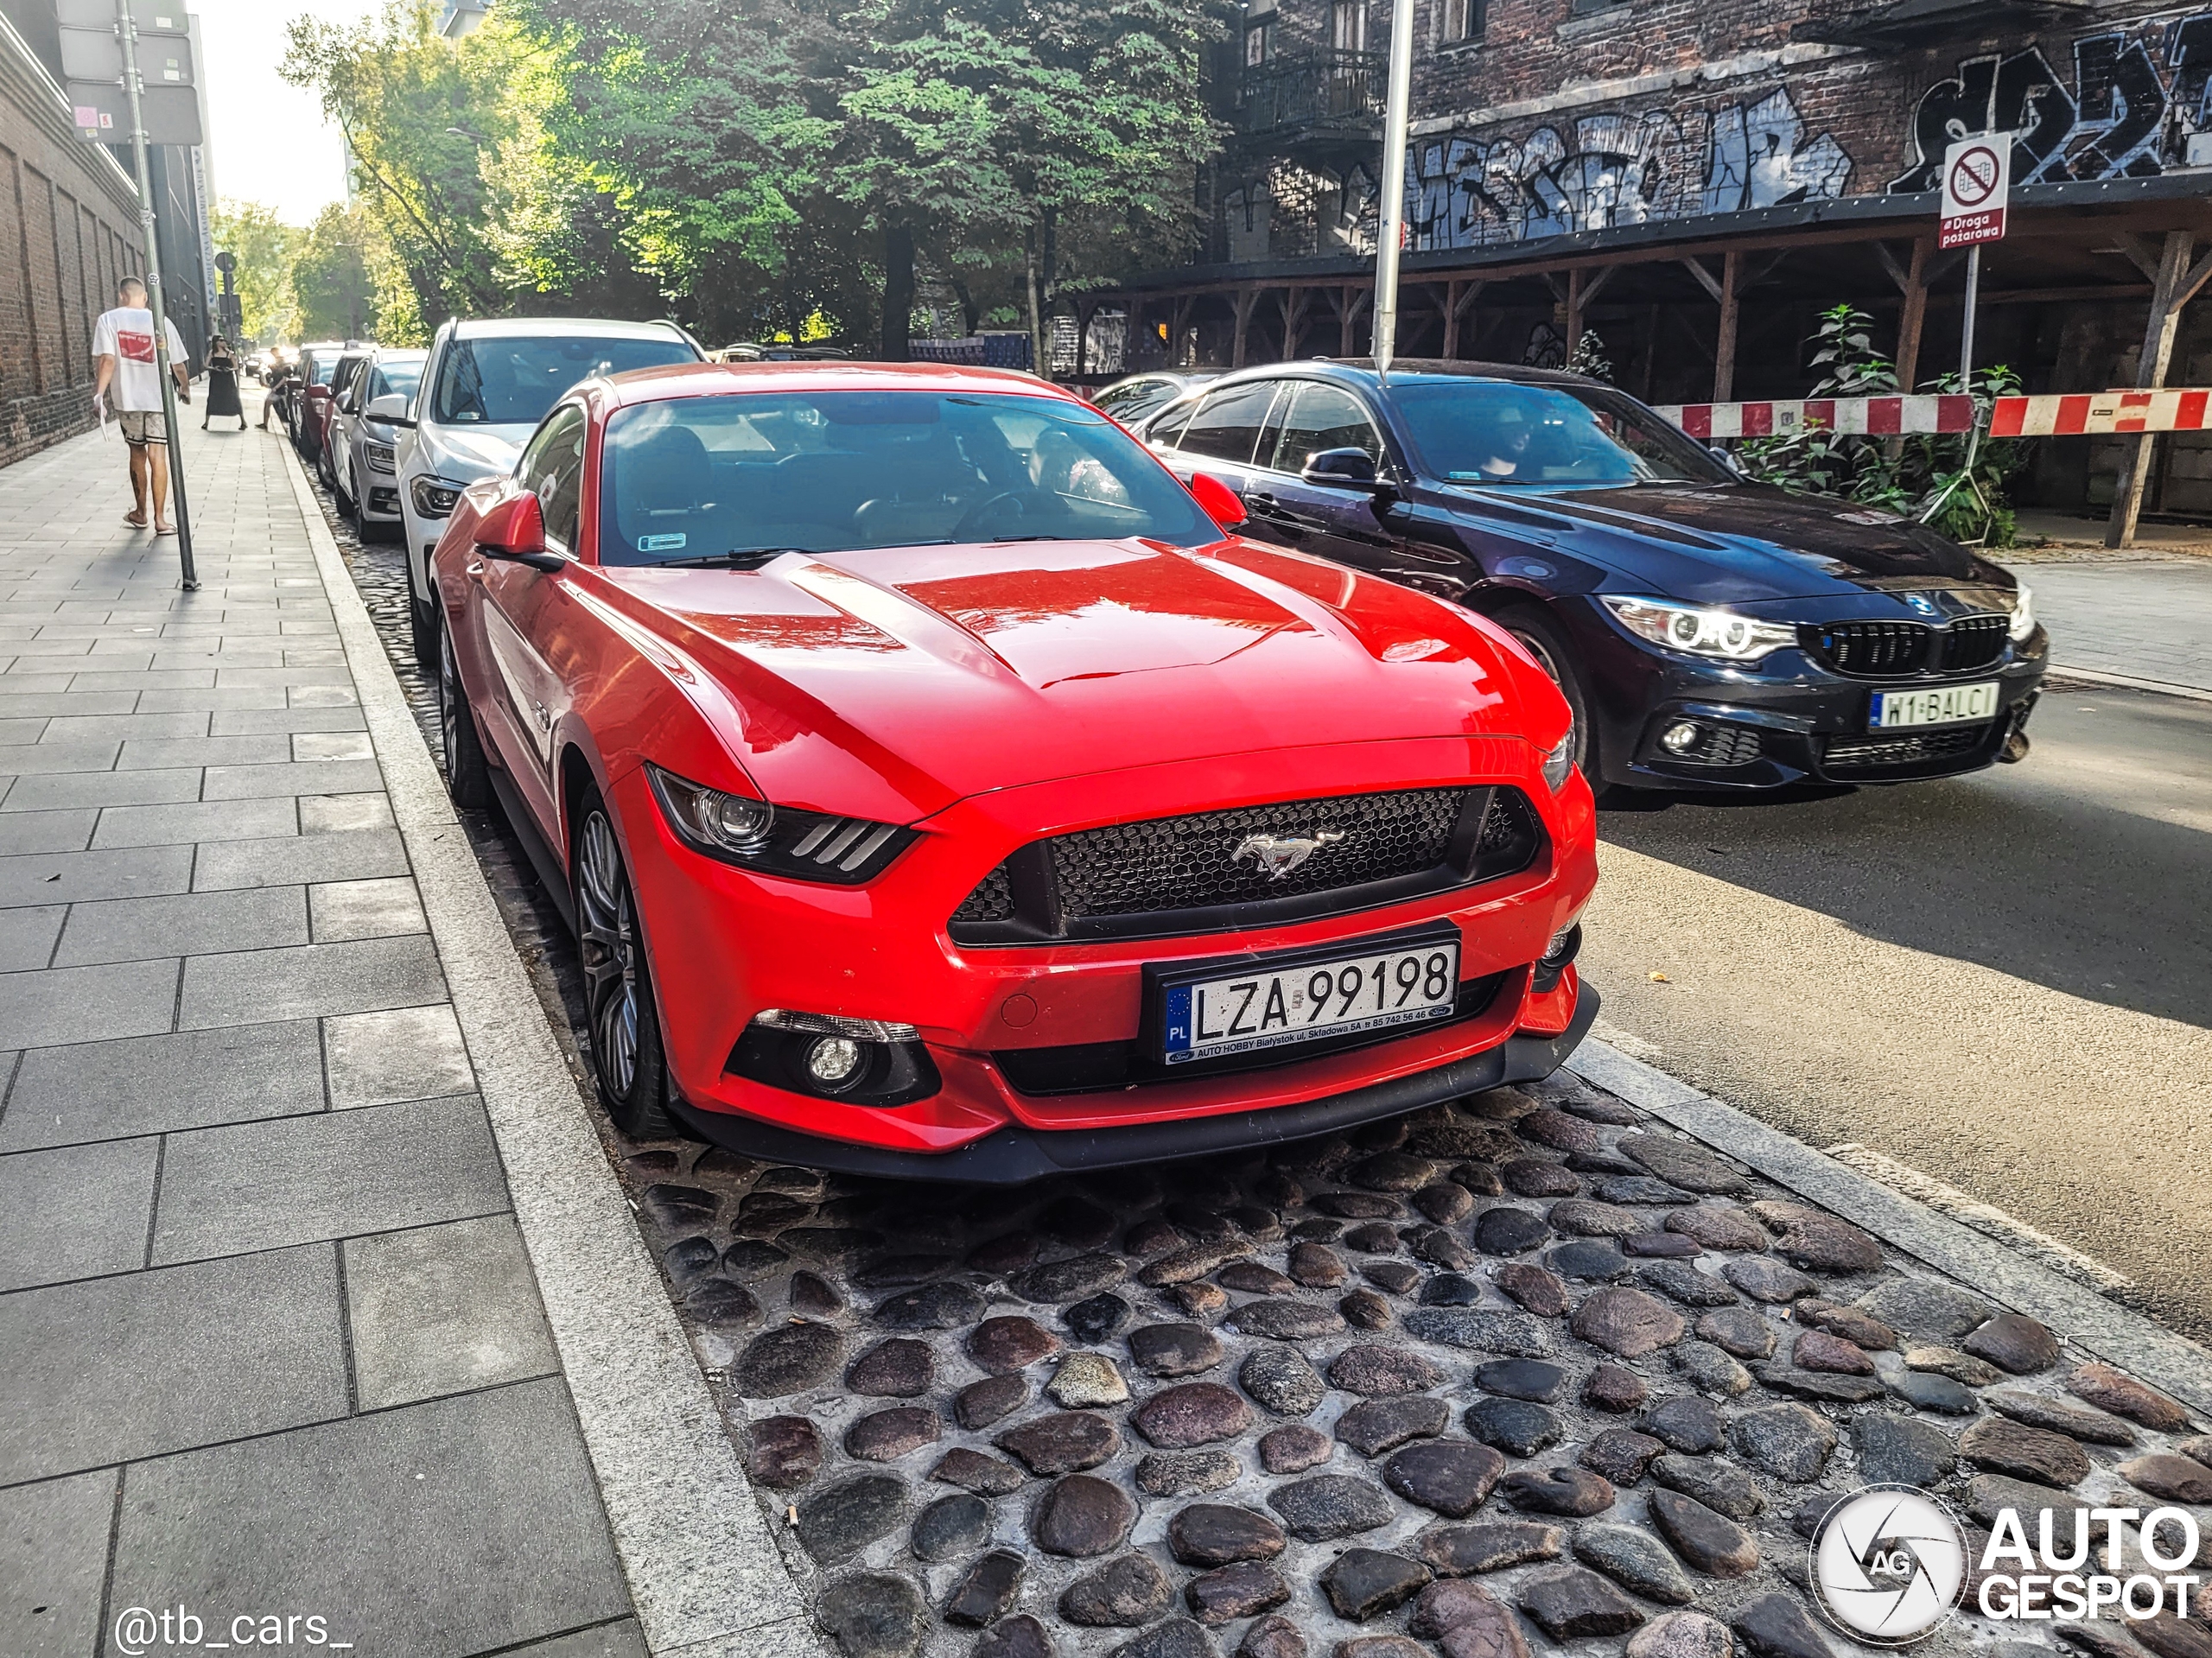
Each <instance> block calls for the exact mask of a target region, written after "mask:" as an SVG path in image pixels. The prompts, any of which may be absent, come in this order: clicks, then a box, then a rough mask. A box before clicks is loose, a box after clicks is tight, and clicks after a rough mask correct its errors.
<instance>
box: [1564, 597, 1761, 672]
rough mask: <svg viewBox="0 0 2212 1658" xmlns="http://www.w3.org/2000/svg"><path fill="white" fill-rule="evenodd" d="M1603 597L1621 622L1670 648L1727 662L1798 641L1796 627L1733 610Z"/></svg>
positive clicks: (1751, 659) (1751, 658)
mask: <svg viewBox="0 0 2212 1658" xmlns="http://www.w3.org/2000/svg"><path fill="white" fill-rule="evenodd" d="M1599 598H1601V599H1603V600H1605V608H1606V609H1608V610H1610V611H1611V612H1612V613H1613V616H1614V619H1616V620H1618V622H1619V623H1620V625H1621V626H1623V627H1625V628H1626V629H1628V631H1629V632H1631V633H1633V634H1635V635H1636V636H1637V638H1645V639H1649V640H1650V641H1651V643H1652V644H1654V645H1662V646H1664V647H1665V648H1666V649H1668V650H1669V651H1688V652H1689V653H1690V654H1691V655H1693V656H1700V657H1718V658H1719V660H1721V661H1723V662H1757V661H1758V659H1759V658H1760V657H1764V656H1766V655H1767V654H1769V653H1770V652H1771V651H1779V650H1780V649H1781V648H1782V647H1783V645H1795V644H1796V642H1797V630H1796V628H1794V627H1785V626H1779V625H1777V624H1776V623H1773V622H1758V621H1753V620H1752V619H1751V618H1750V617H1749V616H1739V615H1738V614H1737V613H1735V612H1734V611H1732V610H1708V609H1706V608H1705V607H1702V606H1700V605H1685V604H1678V603H1676V602H1675V600H1671V599H1638V598H1628V597H1622V596H1619V595H1617V594H1610V593H1607V594H1599Z"/></svg>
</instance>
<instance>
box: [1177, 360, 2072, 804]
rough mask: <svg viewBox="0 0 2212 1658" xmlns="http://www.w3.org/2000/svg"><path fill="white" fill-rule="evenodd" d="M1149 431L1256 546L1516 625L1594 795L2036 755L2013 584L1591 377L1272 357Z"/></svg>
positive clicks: (2026, 655) (2033, 654) (2036, 678)
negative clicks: (1571, 732) (1562, 697)
mask: <svg viewBox="0 0 2212 1658" xmlns="http://www.w3.org/2000/svg"><path fill="white" fill-rule="evenodd" d="M1143 433H1144V436H1145V437H1146V439H1147V441H1148V442H1149V443H1150V444H1151V445H1152V446H1153V448H1154V449H1155V450H1156V451H1157V452H1158V453H1159V454H1160V456H1161V457H1162V459H1164V460H1165V461H1166V462H1167V464H1168V465H1169V466H1170V467H1173V469H1174V470H1175V472H1176V473H1178V474H1179V476H1181V477H1183V478H1185V479H1191V478H1195V477H1197V476H1198V475H1199V474H1201V473H1203V474H1205V475H1206V476H1209V477H1211V478H1214V479H1217V480H1219V481H1220V482H1221V483H1223V484H1224V485H1226V486H1228V487H1229V488H1230V490H1232V491H1233V492H1235V493H1236V496H1237V497H1238V498H1239V499H1240V500H1241V501H1242V502H1243V505H1244V508H1245V510H1246V511H1247V512H1248V513H1249V515H1250V517H1249V519H1248V521H1247V523H1246V524H1245V526H1244V533H1245V534H1247V535H1249V536H1254V537H1259V538H1261V539H1263V540H1267V541H1271V542H1274V543H1277V544H1279V545H1281V546H1284V547H1290V548H1295V549H1299V550H1300V551H1303V552H1307V553H1311V554H1313V555H1314V556H1318V557H1320V558H1325V559H1328V560H1330V561H1332V562H1335V563H1338V564H1341V565H1344V566H1346V567H1349V568H1351V569H1357V570H1363V571H1366V572H1368V573H1370V574H1371V575H1379V576H1383V577H1386V578H1387V579H1389V580H1390V581H1397V582H1400V583H1402V584H1403V585H1405V586H1408V587H1411V588H1419V589H1421V591H1423V592H1427V593H1433V594H1438V595H1439V596H1440V597H1442V598H1446V599H1448V600H1452V602H1453V603H1455V604H1457V605H1459V606H1460V607H1463V608H1465V609H1467V610H1470V611H1472V612H1475V613H1479V614H1482V615H1484V616H1487V617H1490V618H1492V619H1495V620H1496V621H1497V622H1498V623H1499V624H1500V625H1501V626H1503V627H1505V628H1506V629H1507V630H1509V631H1510V632H1511V633H1512V634H1513V636H1514V637H1515V638H1517V639H1518V640H1519V641H1520V642H1521V644H1522V646H1523V647H1524V648H1525V649H1526V650H1527V651H1528V652H1529V655H1530V656H1531V657H1534V658H1535V661H1536V662H1538V663H1539V664H1541V665H1542V667H1543V669H1544V670H1545V672H1546V673H1548V674H1549V675H1550V676H1551V677H1552V678H1553V680H1554V682H1556V683H1558V685H1559V687H1560V690H1561V691H1563V692H1564V693H1565V694H1566V696H1567V702H1568V703H1569V705H1570V706H1571V707H1572V708H1573V710H1574V716H1575V726H1574V729H1575V755H1576V759H1577V761H1578V763H1579V764H1580V765H1581V767H1582V769H1583V771H1584V772H1586V774H1587V775H1588V777H1589V778H1590V780H1591V782H1592V784H1593V785H1598V786H1599V787H1601V788H1602V787H1604V786H1605V785H1616V786H1624V787H1633V788H1658V789H1668V790H1718V791H1729V790H1760V789H1773V788H1777V787H1781V786H1783V785H1789V784H1795V783H1799V782H1804V781H1812V782H1819V783H1832V784H1859V783H1892V782H1901V781H1905V780H1908V779H1913V778H1934V777H1945V776H1949V775H1952V774H1954V773H1957V772H1968V771H1973V770H1975V769H1977V768H1979V767H1981V766H1985V765H1989V764H1991V763H1992V762H1993V761H1996V760H2013V759H2020V758H2021V757H2022V756H2024V754H2025V753H2027V746H2028V740H2027V735H2026V731H2025V727H2026V724H2027V720H2028V715H2029V712H2030V710H2031V708H2033V707H2034V706H2035V702H2036V696H2037V688H2038V686H2039V685H2040V684H2041V682H2042V679H2043V674H2044V664H2045V660H2046V655H2047V649H2046V647H2047V640H2046V638H2045V636H2044V632H2043V630H2042V629H2041V628H2040V627H2038V626H2037V624H2036V620H2035V616H2034V612H2033V610H2032V608H2031V603H2030V598H2029V594H2028V590H2027V588H2025V587H2024V585H2022V584H2021V583H2020V582H2019V581H2017V580H2016V579H2015V578H2014V577H2013V576H2012V574H2011V573H2010V572H2009V571H2007V570H2005V569H2003V568H2001V567H2000V566H1999V565H1997V564H1994V563H1993V562H1990V561H1989V560H1987V559H1985V558H1982V557H1980V556H1978V555H1976V554H1974V553H1973V552H1970V551H1968V550H1967V549H1965V548H1962V547H1960V546H1959V545H1957V544H1956V543H1953V542H1950V541H1948V540H1946V539H1945V538H1944V537H1942V536H1940V535H1938V534H1936V532H1935V531H1934V530H1929V529H1928V528H1927V527H1926V526H1925V525H1923V524H1918V523H1916V522H1914V521H1913V520H1911V519H1910V518H1902V517H1899V516H1898V515H1897V514H1895V513H1891V512H1886V511H1872V510H1869V509H1867V508H1866V507H1862V506H1859V505H1853V504H1852V503H1850V502H1847V501H1839V500H1834V499H1821V498H1815V497H1810V496H1804V495H1794V494H1790V493H1788V492H1784V491H1783V490H1780V489H1777V488H1774V487H1771V486H1767V485H1764V484H1758V483H1753V482H1751V481H1750V480H1747V479H1746V478H1745V477H1744V476H1742V475H1741V474H1740V473H1738V472H1737V471H1736V470H1735V469H1734V467H1733V466H1732V464H1731V463H1729V462H1728V461H1726V460H1725V459H1724V458H1722V457H1720V456H1718V455H1716V454H1714V453H1713V452H1712V451H1709V450H1707V449H1706V448H1702V447H1700V445H1699V444H1698V443H1697V442H1696V441H1694V440H1693V439H1691V438H1689V437H1688V436H1687V435H1685V434H1684V433H1683V432H1682V431H1681V429H1679V428H1678V427H1675V426H1674V425H1672V424H1671V423H1669V422H1668V421H1666V420H1665V419H1663V418H1662V417H1661V416H1658V415H1657V414H1656V413H1654V412H1653V411H1652V410H1649V409H1648V408H1646V407H1644V406H1643V404H1642V403H1637V401H1636V400H1635V399H1634V398H1632V397H1628V396H1626V395H1625V394H1624V393H1623V392H1620V391H1616V390H1614V389H1613V388H1612V387H1611V386H1608V385H1605V384H1600V383H1599V382H1597V381H1594V380H1590V379H1586V378H1582V377H1580V376H1577V375H1572V374H1567V373H1561V372H1551V371H1547V370H1542V369H1531V368H1519V367H1509V366H1504V365H1495V364H1477V363H1465V362H1420V361H1402V362H1400V363H1397V364H1395V365H1393V366H1392V368H1391V370H1390V372H1389V378H1388V384H1385V383H1384V380H1383V377H1381V376H1379V375H1377V374H1376V372H1375V370H1374V368H1373V366H1372V365H1370V364H1367V363H1364V362H1331V361H1325V360H1316V361H1307V362H1290V363H1280V364H1274V365H1268V366H1266V367H1262V368H1254V369H1246V370H1243V371H1240V372H1236V373H1233V374H1229V375H1224V376H1223V377H1222V378H1219V379H1217V380H1215V381H1214V382H1212V383H1211V384H1209V385H1207V386H1205V387H1203V388H1202V389H1200V390H1199V391H1198V392H1196V393H1195V394H1193V395H1191V396H1188V397H1185V398H1183V399H1182V400H1181V401H1179V402H1177V403H1173V404H1171V405H1170V406H1168V407H1167V408H1166V409H1165V410H1161V411H1160V413H1159V414H1157V415H1155V416H1153V418H1152V419H1151V421H1150V422H1148V423H1147V425H1146V426H1145V427H1144V428H1143Z"/></svg>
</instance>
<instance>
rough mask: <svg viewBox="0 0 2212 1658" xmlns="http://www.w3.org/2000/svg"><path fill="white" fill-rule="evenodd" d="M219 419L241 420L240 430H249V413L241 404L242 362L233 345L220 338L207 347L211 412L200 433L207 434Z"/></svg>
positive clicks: (239, 421) (207, 415)
mask: <svg viewBox="0 0 2212 1658" xmlns="http://www.w3.org/2000/svg"><path fill="white" fill-rule="evenodd" d="M218 415H235V416H238V430H240V431H241V432H243V431H244V430H245V407H244V405H243V404H241V403H239V402H238V358H237V356H236V355H235V354H234V353H232V350H231V342H230V341H229V340H226V339H224V338H223V336H222V335H220V334H217V335H216V336H215V338H214V339H213V340H211V341H210V342H209V343H208V346H207V414H206V415H204V416H201V417H200V430H201V431H203V432H204V431H206V430H207V422H209V421H211V420H213V419H214V418H215V416H218Z"/></svg>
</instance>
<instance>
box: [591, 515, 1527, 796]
mask: <svg viewBox="0 0 2212 1658" xmlns="http://www.w3.org/2000/svg"><path fill="white" fill-rule="evenodd" d="M601 574H603V575H606V576H607V578H608V579H609V580H610V581H613V583H614V584H615V585H616V587H617V588H619V589H620V591H621V592H622V594H624V595H626V600H627V601H628V602H629V603H630V604H632V605H635V606H637V607H639V612H640V613H639V615H638V619H639V620H640V621H642V622H644V623H645V624H646V625H647V626H649V627H651V628H652V631H653V632H658V633H659V634H661V635H662V636H663V637H664V638H667V639H668V640H669V642H670V643H671V645H674V646H675V647H676V648H677V650H679V651H682V652H683V654H684V655H685V656H686V657H690V659H691V661H692V662H694V663H696V664H697V665H698V667H699V668H700V670H702V671H703V672H704V673H706V674H708V675H709V676H710V677H713V678H714V679H715V680H717V681H718V682H720V683H721V685H722V686H723V687H724V688H726V689H727V691H728V693H729V694H730V696H731V700H732V702H734V705H735V708H736V709H737V714H738V720H739V721H740V723H741V726H742V731H741V734H740V740H739V745H738V757H739V759H741V762H742V763H743V764H744V765H745V766H746V768H747V771H748V772H750V773H751V774H752V775H753V777H754V778H755V779H756V780H757V781H759V782H760V785H761V786H762V787H763V788H764V789H766V791H768V792H769V794H770V796H771V797H772V798H775V799H779V800H782V801H784V802H785V803H786V804H791V805H795V806H806V805H816V806H818V807H820V808H821V809H823V810H845V811H858V810H861V806H860V805H859V804H857V803H856V802H855V801H853V800H851V799H850V798H849V797H848V796H847V794H846V791H843V790H841V789H840V788H839V787H838V786H837V785H836V783H835V782H834V781H832V779H834V778H840V777H842V778H851V776H852V770H853V767H854V765H855V764H857V765H859V766H860V767H861V768H862V769H864V770H866V771H868V772H873V773H874V775H875V777H876V778H879V779H880V781H881V782H883V783H888V784H889V785H892V787H893V789H895V790H896V791H898V793H899V796H900V797H901V798H903V799H904V800H905V801H906V802H907V803H909V804H911V806H912V808H913V809H914V810H916V811H917V812H918V813H922V814H926V813H928V812H932V811H936V810H940V809H942V808H943V807H944V805H947V804H950V803H951V802H952V801H954V800H957V799H959V798H962V797H966V796H969V795H973V794H977V793H981V792H983V791H988V790H992V789H1000V788H1007V787H1014V786H1018V785H1024V784H1029V783H1037V782H1043V781H1046V780H1048V779H1051V778H1065V777H1071V776H1077V775H1083V774H1091V773H1097V772H1112V771H1117V770H1122V769H1125V768H1128V767H1131V766H1139V765H1155V764H1160V763H1165V762H1170V761H1177V760H1189V759H1204V758H1206V757H1210V756H1216V755H1230V754H1248V753H1253V752H1255V751H1260V750H1266V749H1272V748H1287V747H1301V746H1309V745H1314V744H1325V743H1357V742H1363V741H1374V740H1383V739H1394V738H1407V737H1452V736H1468V735H1479V734H1512V735H1520V734H1522V733H1523V731H1524V730H1526V729H1528V728H1529V726H1530V724H1531V723H1532V722H1530V721H1528V719H1527V715H1528V713H1529V698H1531V697H1535V698H1541V699H1548V700H1549V701H1550V702H1555V703H1556V702H1558V696H1557V693H1556V692H1555V691H1554V689H1552V687H1551V684H1550V682H1549V681H1548V680H1546V679H1544V678H1543V677H1542V675H1541V673H1540V672H1539V671H1538V670H1536V669H1535V667H1534V666H1533V665H1531V664H1529V663H1528V662H1526V661H1525V660H1524V659H1523V658H1522V657H1521V656H1520V655H1519V654H1518V653H1517V652H1516V651H1513V650H1512V649H1511V648H1510V647H1509V646H1501V645H1498V644H1497V641H1496V640H1495V639H1493V638H1491V636H1490V635H1488V634H1486V633H1485V632H1483V631H1482V628H1481V627H1480V626H1479V625H1478V624H1476V623H1474V622H1473V621H1471V620H1470V619H1466V618H1465V617H1463V616H1461V615H1460V614H1459V613H1456V612H1453V611H1452V610H1450V609H1449V608H1447V607H1445V606H1443V605H1441V604H1440V603H1438V602H1436V601H1434V600H1428V599H1426V598H1423V597H1422V596H1421V595H1420V594H1413V593H1410V592H1408V591H1407V590H1406V589H1403V588H1395V587H1392V586H1390V585H1389V584H1386V583H1383V582H1379V581H1370V580H1368V579H1366V578H1363V577H1359V576H1355V575H1351V574H1350V573H1349V572H1346V571H1344V570H1341V569H1334V568H1332V567H1329V566H1325V565H1322V564H1319V563H1317V562H1314V561H1312V560H1307V559H1300V558H1297V557H1294V556H1285V555H1282V554H1281V553H1278V552H1275V551H1274V550H1273V549H1259V548H1255V547H1253V546H1251V545H1250V544H1249V543H1224V544H1221V545H1217V546H1216V547H1213V548H1210V549H1205V550H1204V551H1203V552H1199V553H1192V552H1188V551H1185V550H1181V549H1173V548H1166V547H1160V546H1157V545H1155V544H1153V543H1145V542H1135V541H1126V542H1046V543H1007V544H992V545H985V546H965V547H922V548H899V549H887V550H881V551H869V552H859V553H849V554H839V555H836V556H818V557H810V556H803V555H796V554H794V555H787V556H785V557H783V558H780V559H779V560H777V561H776V562H773V563H772V564H771V565H769V566H767V567H766V569H761V570H759V571H728V570H664V569H638V568H630V569H605V570H603V571H602V572H601ZM643 607H651V609H650V611H645V610H644V609H643ZM1556 714H1557V717H1556V719H1554V718H1553V717H1551V715H1550V714H1548V713H1547V714H1545V715H1542V716H1541V717H1540V718H1538V719H1537V720H1536V721H1534V722H1533V724H1534V725H1535V726H1536V727H1541V728H1542V729H1543V730H1544V731H1546V732H1548V731H1549V730H1550V728H1551V727H1553V726H1554V725H1556V726H1558V727H1560V729H1561V730H1563V729H1564V728H1565V727H1566V724H1567V720H1566V714H1565V706H1564V704H1563V703H1560V704H1559V707H1558V708H1557V710H1556ZM1554 735H1555V733H1554Z"/></svg>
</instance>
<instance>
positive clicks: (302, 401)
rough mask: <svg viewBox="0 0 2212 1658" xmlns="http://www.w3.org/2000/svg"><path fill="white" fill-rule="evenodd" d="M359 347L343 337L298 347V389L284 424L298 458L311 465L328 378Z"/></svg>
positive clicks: (319, 440) (326, 398) (318, 441)
mask: <svg viewBox="0 0 2212 1658" xmlns="http://www.w3.org/2000/svg"><path fill="white" fill-rule="evenodd" d="M358 350H359V346H356V345H354V344H353V342H351V341H348V340H317V341H315V343H314V344H313V345H311V346H301V347H300V385H299V391H298V392H297V393H296V395H295V396H294V397H293V398H292V406H291V408H290V410H289V412H288V415H287V420H286V423H287V426H288V428H289V430H290V432H291V435H292V447H293V448H296V449H297V450H298V451H299V452H300V459H301V460H302V461H306V462H308V465H310V466H312V465H314V464H315V458H316V456H317V455H318V454H320V453H321V444H322V415H321V410H322V407H323V405H325V404H326V403H328V402H329V400H330V382H331V378H332V376H334V374H336V373H337V372H338V365H339V362H340V359H342V358H343V357H344V356H345V354H346V353H347V352H348V351H358Z"/></svg>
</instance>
